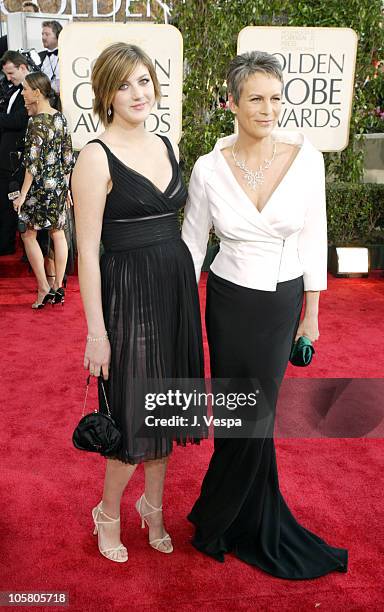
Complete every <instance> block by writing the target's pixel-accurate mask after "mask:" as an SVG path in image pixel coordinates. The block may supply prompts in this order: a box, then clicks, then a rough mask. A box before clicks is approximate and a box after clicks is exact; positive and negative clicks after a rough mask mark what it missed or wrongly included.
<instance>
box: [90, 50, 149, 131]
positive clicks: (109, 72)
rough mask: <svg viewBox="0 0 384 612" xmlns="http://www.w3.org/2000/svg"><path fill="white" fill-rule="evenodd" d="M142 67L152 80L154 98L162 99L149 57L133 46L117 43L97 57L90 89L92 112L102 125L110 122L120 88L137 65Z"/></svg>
mask: <svg viewBox="0 0 384 612" xmlns="http://www.w3.org/2000/svg"><path fill="white" fill-rule="evenodd" d="M139 64H143V65H144V66H145V67H146V68H147V70H148V72H149V74H150V77H151V79H152V83H153V87H154V91H155V98H156V100H157V101H159V100H160V98H161V92H160V84H159V81H158V78H157V75H156V72H155V67H154V65H153V63H152V61H151V59H150V58H149V57H148V55H147V54H146V53H145V51H143V50H142V49H140V47H136V45H128V44H127V43H123V42H119V43H114V44H113V45H110V46H109V47H107V48H106V49H104V51H103V52H102V53H101V54H100V55H99V57H98V58H97V60H96V62H95V65H94V67H93V70H92V79H91V80H92V88H93V91H94V94H95V98H94V101H93V110H94V112H95V113H96V114H97V115H98V116H99V117H100V121H101V122H102V123H103V125H108V124H109V123H111V122H112V120H113V108H112V100H113V98H114V96H115V93H116V92H117V90H118V89H119V87H120V85H121V84H122V83H124V81H125V80H126V79H127V78H128V77H129V75H130V74H131V73H132V72H133V71H134V70H135V68H136V67H137V66H138V65H139Z"/></svg>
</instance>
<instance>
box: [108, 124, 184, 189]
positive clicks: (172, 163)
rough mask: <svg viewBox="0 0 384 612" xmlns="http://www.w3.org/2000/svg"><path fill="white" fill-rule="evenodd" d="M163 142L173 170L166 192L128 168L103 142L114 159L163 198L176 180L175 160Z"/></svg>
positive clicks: (143, 175) (139, 173) (142, 175)
mask: <svg viewBox="0 0 384 612" xmlns="http://www.w3.org/2000/svg"><path fill="white" fill-rule="evenodd" d="M156 136H158V137H159V138H161V136H159V135H158V134H156ZM161 140H162V141H163V142H164V144H165V147H166V149H167V155H168V159H169V161H170V163H171V168H172V176H171V179H170V181H169V183H168V185H167V186H166V188H165V190H164V191H161V189H160V188H159V187H158V186H157V185H155V183H154V182H153V181H151V179H149V178H148V177H147V176H145V174H142V173H141V172H138V171H137V170H134V168H131V167H130V166H128V165H127V164H126V163H124V162H123V161H122V160H121V159H120V158H119V157H117V155H115V153H114V152H113V151H112V149H111V148H110V147H109V145H107V144H106V143H105V142H103V141H100V142H103V144H104V145H105V146H106V147H107V149H108V150H109V152H110V154H111V155H112V157H114V158H115V159H116V160H117V161H118V162H119V163H120V164H121V165H122V166H124V168H126V169H127V170H130V171H131V172H133V173H134V174H136V175H137V176H140V177H141V178H142V179H144V180H145V181H146V182H147V183H149V185H151V187H153V188H154V189H155V190H156V191H157V192H158V193H160V194H161V195H162V196H165V194H166V193H167V191H168V190H169V188H170V187H171V185H172V183H173V179H174V178H175V165H174V160H173V159H172V157H171V154H170V151H169V148H168V146H167V144H166V142H165V141H164V140H163V139H162V138H161Z"/></svg>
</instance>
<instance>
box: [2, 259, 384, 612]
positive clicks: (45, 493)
mask: <svg viewBox="0 0 384 612" xmlns="http://www.w3.org/2000/svg"><path fill="white" fill-rule="evenodd" d="M4 259H7V258H0V271H1V272H2V274H4V265H5V264H4V263H3V262H2V260H4ZM13 262H15V258H13ZM7 265H8V264H7ZM18 265H19V264H17V266H18ZM9 266H10V267H11V268H12V262H11V261H10V262H9ZM22 270H25V268H22ZM20 272H21V269H20V270H18V276H17V277H16V278H9V276H10V275H9V274H8V277H7V278H4V276H2V278H1V279H0V309H1V319H0V321H1V323H0V325H1V329H2V334H1V339H2V384H1V395H2V402H1V406H2V414H3V426H2V427H1V433H0V442H1V455H2V467H1V473H0V477H1V478H0V482H1V491H2V494H1V500H2V504H1V512H0V549H1V550H0V558H1V562H0V563H1V569H0V590H1V591H11V590H14V591H45V592H48V591H66V592H68V593H69V597H70V605H69V609H70V610H71V611H76V612H77V611H79V612H85V611H88V610H96V611H100V612H114V611H116V612H120V611H121V612H123V611H124V612H126V611H134V612H135V611H137V612H139V611H141V610H143V611H149V610H151V611H152V610H154V609H155V610H160V611H164V612H165V611H168V610H169V609H171V610H172V609H175V610H179V609H182V610H186V611H192V610H204V611H205V610H210V611H214V612H215V611H217V612H219V611H220V612H221V611H226V610H232V609H237V610H266V611H277V610H279V611H288V610H290V611H294V612H296V611H297V610H312V609H319V610H327V611H331V612H334V611H335V612H339V611H340V612H341V611H344V610H352V611H360V610H361V611H363V610H372V611H373V610H374V611H376V610H377V611H379V610H382V609H383V606H384V592H383V588H382V575H381V574H382V571H381V567H382V554H383V543H382V536H381V535H380V534H382V524H383V518H384V517H383V498H382V486H381V485H380V481H381V478H380V477H381V475H382V473H383V469H384V465H383V464H384V460H383V452H382V451H383V443H382V440H375V439H369V440H367V439H346V440H339V439H326V440H315V439H313V440H297V439H294V440H280V441H278V442H277V453H278V462H279V472H280V482H281V488H282V491H283V493H284V495H285V496H286V499H287V501H288V503H289V505H290V507H291V509H292V511H293V512H294V514H295V515H296V517H297V518H298V519H299V520H300V521H301V522H302V523H303V524H304V525H305V526H307V527H308V528H309V529H311V530H313V531H315V532H316V533H318V534H319V535H320V536H321V537H323V538H325V539H326V540H328V541H329V542H330V543H332V544H333V545H335V546H345V547H347V548H348V549H349V555H350V566H349V572H348V574H336V573H335V574H331V575H328V576H326V577H323V578H320V579H317V580H313V581H308V582H289V581H283V580H280V579H276V578H273V577H271V576H268V575H265V574H263V573H262V572H261V571H259V570H257V569H256V568H252V567H249V566H247V565H245V564H243V563H241V562H240V561H238V560H237V559H235V558H234V557H232V556H231V555H229V556H227V558H226V562H225V563H224V564H219V563H216V562H215V561H213V560H210V559H208V558H207V557H204V556H202V555H201V554H199V553H198V552H197V551H195V549H194V548H193V547H192V546H191V545H190V543H189V542H190V538H191V534H192V527H191V525H190V524H189V523H188V522H187V521H186V519H185V516H186V514H187V512H188V511H189V509H190V507H191V504H192V503H193V501H194V499H195V498H196V496H197V494H198V491H199V486H200V483H201V480H202V477H203V474H204V471H205V469H206V467H207V464H208V461H209V457H210V454H211V442H205V443H203V444H202V445H201V446H200V447H194V448H193V447H188V448H184V449H183V448H176V449H175V451H174V453H173V455H172V458H171V460H170V465H169V472H168V477H167V483H166V492H165V500H164V506H165V516H166V523H167V526H168V529H169V531H170V533H171V534H172V539H173V543H174V546H175V552H174V553H173V554H172V555H169V556H167V555H161V554H160V553H156V552H155V551H153V550H152V549H150V548H149V546H148V544H147V543H146V537H147V535H146V532H144V531H141V529H140V525H139V519H138V516H137V515H136V513H135V510H134V508H133V504H134V501H135V500H136V499H137V498H138V497H139V495H140V494H141V492H142V488H143V473H142V469H139V470H138V471H137V472H136V474H135V475H134V477H133V480H132V482H131V484H130V486H129V487H128V490H127V491H126V494H125V497H124V502H123V507H122V529H123V537H122V539H123V542H124V543H125V544H126V545H127V546H128V549H129V556H130V560H129V562H128V563H127V564H122V565H118V564H113V563H111V562H109V561H107V560H105V559H104V558H102V557H101V556H100V554H99V553H98V551H97V547H96V539H95V538H93V536H92V535H91V532H92V525H91V516H90V511H91V508H92V507H93V506H94V505H95V504H96V503H97V502H98V501H99V498H100V492H101V490H102V480H103V463H104V461H103V460H102V459H101V458H99V457H98V456H90V455H88V454H86V453H83V454H82V453H80V452H78V451H76V450H75V449H74V448H73V447H72V444H71V433H72V430H73V428H74V426H75V424H76V423H77V421H78V419H79V417H80V414H81V409H82V399H83V391H84V389H83V384H84V380H85V376H84V372H83V370H82V367H81V363H82V352H83V346H84V337H85V325H84V321H83V317H82V314H81V313H82V311H81V304H80V296H79V291H78V285H77V280H76V279H75V278H73V277H70V279H69V287H68V291H67V302H66V305H65V307H64V308H61V307H56V308H55V309H53V308H51V307H47V308H45V309H44V310H43V311H39V312H33V311H32V309H31V308H30V304H31V303H32V301H33V300H34V299H35V293H34V290H33V288H34V281H33V279H32V277H31V276H29V277H28V276H25V275H24V276H20ZM204 281H205V279H203V281H202V288H201V289H202V290H201V297H202V302H203V300H204ZM383 287H384V285H383V280H382V279H381V278H379V275H378V276H377V278H373V279H369V280H336V279H330V286H329V291H328V292H326V293H324V295H323V296H322V311H321V319H320V333H321V339H320V340H319V342H318V343H317V352H316V358H315V361H314V363H313V365H312V366H311V367H310V368H308V369H307V370H302V369H300V370H298V369H294V368H293V367H290V369H289V376H304V375H307V376H312V377H382V372H383V368H382V363H383V359H382V353H383V349H382V339H383V337H384V316H383V314H384V292H383ZM93 391H95V389H93ZM93 397H95V393H93ZM90 405H91V404H90ZM27 609H32V608H29V607H28V608H27ZM33 609H35V608H33ZM40 609H41V608H40ZM43 609H45V608H43ZM46 609H47V610H48V609H52V608H48V607H46Z"/></svg>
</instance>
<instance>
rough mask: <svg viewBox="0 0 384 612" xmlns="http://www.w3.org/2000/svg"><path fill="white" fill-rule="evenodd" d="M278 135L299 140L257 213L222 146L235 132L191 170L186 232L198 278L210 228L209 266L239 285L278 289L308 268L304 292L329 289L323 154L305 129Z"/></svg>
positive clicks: (276, 134)
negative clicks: (213, 247)
mask: <svg viewBox="0 0 384 612" xmlns="http://www.w3.org/2000/svg"><path fill="white" fill-rule="evenodd" d="M273 137H274V139H275V140H276V141H279V142H289V143H291V144H296V145H299V146H300V151H299V152H298V154H297V156H296V158H295V159H294V161H293V163H292V165H291V167H290V168H289V170H288V172H287V173H286V175H285V176H284V178H283V179H282V181H281V182H280V183H279V184H278V186H277V188H276V189H275V191H274V192H273V193H272V195H271V196H270V198H269V200H268V201H267V203H266V205H265V206H264V208H263V210H262V211H261V212H259V211H258V210H257V208H256V207H255V206H254V204H253V203H252V202H251V200H250V199H249V198H248V196H247V195H246V193H245V192H244V190H243V189H242V187H241V186H240V185H239V183H238V182H237V180H236V178H235V177H234V175H233V173H232V171H231V169H230V168H229V166H228V164H227V162H226V160H225V159H224V157H223V154H222V153H221V149H223V148H226V147H228V146H232V144H233V142H234V141H235V140H236V138H237V136H236V135H231V136H227V137H225V138H221V139H220V140H218V141H217V143H216V146H215V148H214V149H213V151H211V153H208V154H207V155H203V156H202V157H200V158H199V159H198V160H197V162H196V164H195V166H194V169H193V172H192V175H191V180H190V184H189V195H188V200H187V204H186V208H185V217H184V224H183V230H182V238H183V240H184V242H185V243H186V244H187V246H188V248H189V250H190V252H191V254H192V258H193V261H194V264H195V269H196V278H197V280H199V277H200V271H201V266H202V264H203V261H204V257H205V253H206V248H207V240H208V235H209V230H210V229H211V227H212V226H214V229H215V233H216V235H217V236H218V237H219V238H220V251H219V253H218V255H217V256H216V258H215V260H214V262H213V264H212V265H211V270H212V271H213V272H214V273H215V274H217V276H221V277H222V278H224V279H226V280H229V281H231V282H233V283H235V284H237V285H241V286H243V287H248V288H250V289H260V290H263V291H276V284H277V283H278V282H282V281H287V280H291V279H293V278H297V277H299V276H301V275H303V278H304V290H305V291H320V290H322V289H326V288H327V219H326V203H325V183H324V162H323V156H322V154H321V153H320V152H319V151H318V150H317V149H315V148H314V147H313V146H312V145H311V143H310V142H309V141H308V139H307V138H306V137H305V136H303V135H302V134H300V133H296V132H286V131H276V132H274V133H273Z"/></svg>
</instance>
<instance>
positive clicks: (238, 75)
mask: <svg viewBox="0 0 384 612" xmlns="http://www.w3.org/2000/svg"><path fill="white" fill-rule="evenodd" d="M256 72H262V73H263V74H266V75H267V76H271V77H274V78H275V79H278V80H279V81H280V82H281V84H282V85H283V82H284V81H283V70H282V68H281V64H280V62H279V60H278V59H277V58H276V57H275V56H274V55H271V54H270V53H266V52H265V51H249V52H247V53H242V54H241V55H236V57H234V58H233V60H232V61H231V63H230V64H229V68H228V73H227V87H228V92H229V93H230V94H232V96H233V100H234V102H235V104H238V103H239V100H240V96H241V92H242V89H243V85H244V83H245V81H246V80H247V79H248V78H249V77H250V76H252V75H253V74H255V73H256Z"/></svg>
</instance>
